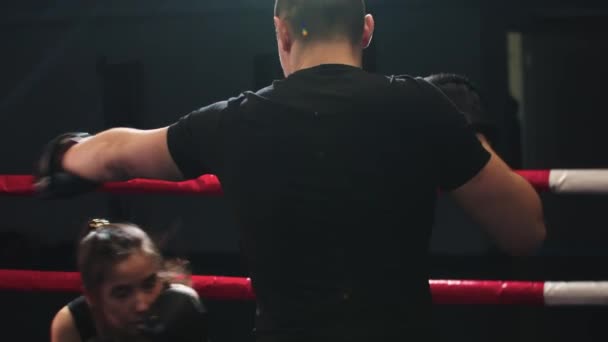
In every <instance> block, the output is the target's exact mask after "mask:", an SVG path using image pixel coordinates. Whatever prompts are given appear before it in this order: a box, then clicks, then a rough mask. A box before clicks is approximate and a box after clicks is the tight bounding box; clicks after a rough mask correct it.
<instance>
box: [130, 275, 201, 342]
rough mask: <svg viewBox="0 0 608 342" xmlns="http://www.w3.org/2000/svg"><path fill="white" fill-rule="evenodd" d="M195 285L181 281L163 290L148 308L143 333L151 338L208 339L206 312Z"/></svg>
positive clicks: (191, 341)
mask: <svg viewBox="0 0 608 342" xmlns="http://www.w3.org/2000/svg"><path fill="white" fill-rule="evenodd" d="M191 291H193V290H192V289H190V288H188V287H186V286H182V285H178V286H172V287H170V288H168V289H166V290H164V291H163V293H162V294H161V295H160V296H159V297H158V299H157V300H156V302H155V303H154V304H153V306H152V307H151V308H150V310H149V311H148V313H147V315H146V318H145V320H144V325H143V326H142V327H141V329H140V330H141V333H142V334H143V335H144V336H146V337H148V338H149V339H150V340H151V341H154V342H160V341H175V342H204V341H207V313H206V310H205V308H204V306H203V305H202V303H201V302H200V300H199V299H198V297H196V296H195V295H194V294H192V293H191Z"/></svg>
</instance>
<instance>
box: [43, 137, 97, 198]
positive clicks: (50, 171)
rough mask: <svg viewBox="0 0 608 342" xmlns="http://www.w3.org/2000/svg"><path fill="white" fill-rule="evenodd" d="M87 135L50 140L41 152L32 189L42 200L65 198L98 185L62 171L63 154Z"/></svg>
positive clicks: (88, 190)
mask: <svg viewBox="0 0 608 342" xmlns="http://www.w3.org/2000/svg"><path fill="white" fill-rule="evenodd" d="M90 136H91V135H90V134H88V133H65V134H61V135H60V136H58V137H56V138H54V139H53V140H51V141H50V142H49V143H48V144H47V145H46V146H45V147H44V150H43V151H42V155H41V156H40V159H39V160H38V164H37V166H36V169H35V171H34V189H35V191H36V192H37V193H38V194H39V195H41V196H42V197H44V198H67V197H72V196H76V195H80V194H83V193H87V192H90V191H93V190H95V189H96V188H97V187H98V186H99V185H100V184H99V183H97V182H93V181H90V180H87V179H84V178H82V177H79V176H77V175H75V174H73V173H70V172H67V171H65V170H64V169H63V166H62V160H63V156H64V155H65V152H66V151H67V150H68V149H69V148H70V147H72V146H74V145H75V144H77V143H79V142H80V141H81V140H82V139H84V138H86V137H90Z"/></svg>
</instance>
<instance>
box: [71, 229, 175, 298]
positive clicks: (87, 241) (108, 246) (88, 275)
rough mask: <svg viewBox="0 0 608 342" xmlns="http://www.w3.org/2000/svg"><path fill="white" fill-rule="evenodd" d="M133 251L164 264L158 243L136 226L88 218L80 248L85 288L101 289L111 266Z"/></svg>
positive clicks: (80, 262)
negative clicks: (89, 219)
mask: <svg viewBox="0 0 608 342" xmlns="http://www.w3.org/2000/svg"><path fill="white" fill-rule="evenodd" d="M134 253H144V254H147V255H150V256H152V257H154V258H156V259H157V260H158V263H159V265H160V266H161V267H162V266H163V263H164V261H163V257H162V255H161V253H160V252H159V250H158V248H157V246H156V245H155V243H154V242H153V241H152V239H151V238H150V237H149V236H148V234H146V232H145V231H143V230H142V229H141V228H139V227H138V226H137V225H134V224H131V223H110V222H108V221H107V220H102V219H93V220H91V221H89V222H88V224H87V227H86V228H85V231H84V234H83V236H82V238H81V239H80V241H79V243H78V248H77V264H78V270H79V271H80V277H81V279H82V283H83V286H84V288H85V289H86V290H89V291H93V290H96V289H98V287H99V286H100V285H101V284H103V282H104V281H105V280H106V277H107V276H108V273H109V271H110V270H111V269H112V267H113V266H114V265H116V264H117V263H118V262H120V261H123V260H125V259H127V258H128V257H129V256H131V255H132V254H134Z"/></svg>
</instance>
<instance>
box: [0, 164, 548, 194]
mask: <svg viewBox="0 0 608 342" xmlns="http://www.w3.org/2000/svg"><path fill="white" fill-rule="evenodd" d="M516 172H517V173H519V174H520V175H521V176H523V177H524V178H525V179H527V180H528V181H529V182H530V184H532V186H534V188H536V189H537V190H538V191H547V190H549V176H550V171H549V170H525V171H516ZM32 181H33V177H32V176H30V175H0V194H4V195H14V196H29V195H33V194H34V188H33V185H32ZM99 191H101V192H110V193H114V194H205V195H221V194H222V189H221V185H220V182H219V180H218V179H217V177H216V176H215V175H203V176H201V177H199V178H196V179H192V180H187V181H182V182H168V181H161V180H153V179H133V180H130V181H127V182H114V183H105V184H103V185H102V186H101V188H100V189H99Z"/></svg>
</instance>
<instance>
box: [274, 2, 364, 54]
mask: <svg viewBox="0 0 608 342" xmlns="http://www.w3.org/2000/svg"><path fill="white" fill-rule="evenodd" d="M274 15H275V16H277V17H279V18H281V19H283V20H285V21H287V23H288V25H289V28H290V29H291V31H292V33H293V34H294V35H295V37H296V38H295V39H299V40H304V39H305V40H306V41H322V40H330V39H333V38H336V37H346V38H348V39H349V40H350V41H351V42H352V43H353V44H358V43H359V42H360V41H361V36H362V35H363V25H364V21H365V20H364V18H365V1H364V0H276V2H275V7H274Z"/></svg>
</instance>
